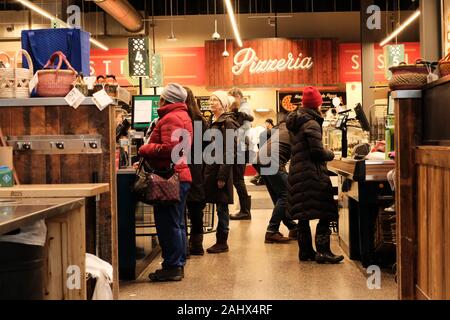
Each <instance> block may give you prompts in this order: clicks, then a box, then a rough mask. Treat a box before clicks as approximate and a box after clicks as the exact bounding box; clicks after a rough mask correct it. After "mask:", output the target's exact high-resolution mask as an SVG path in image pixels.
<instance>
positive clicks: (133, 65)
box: [128, 37, 150, 78]
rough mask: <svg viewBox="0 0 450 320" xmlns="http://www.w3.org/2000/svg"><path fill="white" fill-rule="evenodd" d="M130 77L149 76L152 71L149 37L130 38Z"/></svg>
mask: <svg viewBox="0 0 450 320" xmlns="http://www.w3.org/2000/svg"><path fill="white" fill-rule="evenodd" d="M128 61H129V74H130V77H136V78H148V77H149V73H150V64H149V45H148V38H143V37H139V38H128Z"/></svg>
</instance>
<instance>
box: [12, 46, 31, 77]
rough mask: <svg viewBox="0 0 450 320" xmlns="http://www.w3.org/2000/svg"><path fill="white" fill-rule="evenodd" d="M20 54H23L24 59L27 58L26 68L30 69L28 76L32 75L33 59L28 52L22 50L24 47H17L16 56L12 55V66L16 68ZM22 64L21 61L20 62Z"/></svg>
mask: <svg viewBox="0 0 450 320" xmlns="http://www.w3.org/2000/svg"><path fill="white" fill-rule="evenodd" d="M20 53H21V54H22V55H23V56H25V59H27V61H28V69H29V70H30V71H29V72H30V78H31V77H33V74H34V65H33V59H31V56H30V54H29V53H28V51H26V50H24V49H19V50H18V51H17V53H16V56H15V57H14V68H17V63H18V62H19V54H20ZM22 65H23V63H22Z"/></svg>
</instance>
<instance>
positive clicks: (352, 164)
mask: <svg viewBox="0 0 450 320" xmlns="http://www.w3.org/2000/svg"><path fill="white" fill-rule="evenodd" d="M362 162H363V161H355V160H333V161H331V162H329V163H328V164H327V166H328V170H330V171H331V172H334V173H336V174H338V175H341V176H344V177H346V178H348V179H350V180H355V181H361V180H364V181H386V175H387V174H388V172H389V171H391V170H393V169H395V162H394V161H391V160H384V161H381V160H380V161H377V160H366V161H365V163H364V164H363V163H362Z"/></svg>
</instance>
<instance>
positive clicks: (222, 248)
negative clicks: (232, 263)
mask: <svg viewBox="0 0 450 320" xmlns="http://www.w3.org/2000/svg"><path fill="white" fill-rule="evenodd" d="M216 239H217V241H216V244H215V245H213V246H212V247H211V248H208V249H206V251H208V253H222V252H228V244H227V240H228V232H226V233H221V232H217V233H216Z"/></svg>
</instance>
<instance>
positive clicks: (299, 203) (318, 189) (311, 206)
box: [286, 108, 338, 220]
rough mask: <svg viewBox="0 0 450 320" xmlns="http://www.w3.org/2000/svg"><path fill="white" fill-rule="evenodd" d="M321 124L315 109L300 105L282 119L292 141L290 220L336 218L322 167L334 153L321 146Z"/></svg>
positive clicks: (329, 182)
mask: <svg viewBox="0 0 450 320" xmlns="http://www.w3.org/2000/svg"><path fill="white" fill-rule="evenodd" d="M322 124H323V118H322V117H321V116H320V114H319V113H318V112H316V111H314V110H309V109H304V108H301V109H300V110H299V111H297V112H295V113H292V114H290V115H289V116H288V118H287V121H286V125H287V128H288V129H289V131H290V133H291V143H292V158H291V166H290V169H289V179H288V188H289V189H288V190H289V195H288V202H289V207H288V208H289V214H290V215H291V217H292V218H293V219H300V220H314V219H329V220H337V218H338V211H337V207H336V204H335V202H334V199H333V187H332V185H331V180H330V177H329V175H328V169H327V166H326V162H327V161H331V160H333V159H334V154H333V153H332V152H331V151H329V150H326V149H324V147H323V144H322Z"/></svg>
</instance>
